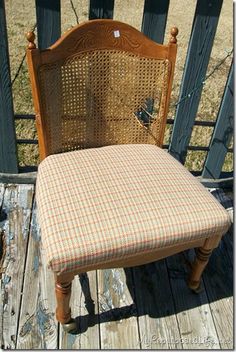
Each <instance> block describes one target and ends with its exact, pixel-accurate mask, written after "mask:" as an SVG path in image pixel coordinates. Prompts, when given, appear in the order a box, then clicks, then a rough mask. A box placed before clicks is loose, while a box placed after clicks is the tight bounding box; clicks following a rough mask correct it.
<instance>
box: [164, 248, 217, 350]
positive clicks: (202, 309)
mask: <svg viewBox="0 0 236 352" xmlns="http://www.w3.org/2000/svg"><path fill="white" fill-rule="evenodd" d="M166 262H167V267H168V272H169V277H170V284H171V289H172V293H173V298H174V304H175V308H176V317H177V321H178V325H179V330H180V336H181V342H182V343H183V349H188V350H189V349H213V348H215V349H219V348H220V345H219V341H218V337H217V332H216V329H215V325H214V322H213V319H212V316H211V310H210V307H209V302H208V299H207V294H206V291H205V288H204V285H203V290H202V292H201V293H199V294H196V293H194V292H192V291H191V290H190V289H189V288H188V286H187V283H186V280H187V277H188V275H189V272H188V270H187V263H186V255H185V256H184V254H183V253H181V254H177V255H175V256H172V257H169V258H167V259H166Z"/></svg>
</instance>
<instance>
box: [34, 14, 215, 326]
mask: <svg viewBox="0 0 236 352" xmlns="http://www.w3.org/2000/svg"><path fill="white" fill-rule="evenodd" d="M103 25H105V26H106V28H107V30H108V34H107V36H106V37H105V38H104V36H103V33H102V32H101V31H100V26H103ZM117 28H119V29H120V30H122V31H123V32H124V33H127V38H128V39H129V40H123V41H122V40H120V41H116V40H115V39H114V36H113V35H111V33H113V32H114V31H115V30H117ZM177 34H178V29H177V28H175V27H174V28H172V29H171V37H170V41H169V43H168V45H159V44H156V43H155V42H153V41H151V40H150V39H148V38H147V37H146V36H144V35H143V34H142V33H140V32H139V31H137V30H136V29H134V28H132V27H131V26H129V25H126V24H123V23H121V22H117V21H113V20H94V21H89V22H86V23H84V24H81V25H78V26H76V27H75V28H73V29H71V30H69V31H68V32H66V34H65V35H63V36H62V37H61V38H60V39H59V40H58V41H57V42H56V43H55V44H54V45H52V46H51V47H49V48H47V49H45V50H39V49H37V48H36V45H35V43H34V40H35V35H34V33H32V32H29V33H27V39H28V41H29V44H28V49H27V61H28V67H29V73H30V80H31V86H32V95H33V101H34V108H35V115H36V126H37V131H38V138H39V150H40V159H41V160H43V159H44V158H45V157H46V156H48V155H49V151H48V145H47V135H46V132H45V131H46V129H45V125H46V123H47V121H45V117H44V115H43V113H42V100H41V94H40V86H39V79H38V70H39V68H40V66H41V65H43V64H48V63H53V62H55V61H57V60H59V59H63V58H66V57H68V56H69V55H73V54H75V53H80V52H81V53H82V52H85V51H88V50H90V49H93V50H94V49H95V48H100V49H101V48H105V49H113V48H114V47H115V48H116V49H118V50H124V51H131V52H133V53H135V54H138V55H140V56H143V57H149V58H156V59H168V60H169V61H170V76H169V85H168V93H167V98H166V104H165V121H164V122H166V117H167V112H168V106H169V100H170V94H171V87H172V81H173V75H174V66H175V60H176V50H177V45H176V43H177V40H176V36H177ZM91 38H92V40H89V39H91ZM94 38H96V40H94ZM130 43H136V44H137V45H134V46H132V45H130ZM163 138H164V128H163V130H162V137H161V143H160V144H162V141H163ZM220 239H221V236H211V237H210V238H203V239H200V240H196V241H191V242H186V243H182V244H181V245H175V246H171V247H168V248H164V249H157V250H156V251H155V252H151V253H147V254H145V255H143V254H142V255H139V254H137V255H135V256H133V257H129V258H127V259H122V260H114V261H111V262H109V263H106V264H104V265H97V264H96V265H93V266H88V267H83V268H81V270H77V271H76V272H71V273H66V274H61V275H55V283H56V298H57V309H56V317H57V320H58V321H59V322H60V323H62V324H63V325H64V328H65V330H67V331H72V330H74V329H75V322H74V320H73V319H72V318H71V310H70V295H71V283H72V281H73V278H74V276H75V275H77V274H79V273H82V272H86V271H89V270H94V269H104V268H115V267H131V266H135V265H141V264H145V263H149V262H152V261H155V260H158V259H161V258H165V257H167V256H170V255H173V254H175V253H178V252H181V251H183V250H186V249H190V248H197V250H196V258H195V262H194V263H193V266H192V273H191V275H190V278H189V280H188V286H189V287H190V288H191V289H192V290H195V291H198V289H199V285H200V280H201V275H202V272H203V270H204V268H205V266H206V264H207V262H208V259H209V256H210V254H211V252H212V250H213V249H214V248H216V247H217V246H218V244H219V241H220Z"/></svg>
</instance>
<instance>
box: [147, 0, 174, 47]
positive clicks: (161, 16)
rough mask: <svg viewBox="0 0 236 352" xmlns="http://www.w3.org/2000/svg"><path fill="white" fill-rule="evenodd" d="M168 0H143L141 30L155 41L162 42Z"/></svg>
mask: <svg viewBox="0 0 236 352" xmlns="http://www.w3.org/2000/svg"><path fill="white" fill-rule="evenodd" d="M169 2H170V1H169V0H159V1H156V0H145V3H144V10H143V20H142V32H143V33H144V34H145V35H146V36H147V37H149V38H150V39H152V40H154V41H155V42H157V43H160V44H162V43H163V40H164V36H165V29H166V20H167V15H168V9H169Z"/></svg>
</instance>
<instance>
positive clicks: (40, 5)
mask: <svg viewBox="0 0 236 352" xmlns="http://www.w3.org/2000/svg"><path fill="white" fill-rule="evenodd" d="M35 4H36V17H37V29H38V47H39V48H40V49H44V48H47V47H48V46H50V45H52V44H53V43H55V41H56V40H57V39H58V38H59V37H60V35H61V1H60V0H52V1H48V0H36V1H35Z"/></svg>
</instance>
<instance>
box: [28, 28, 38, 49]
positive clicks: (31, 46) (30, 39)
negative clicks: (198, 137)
mask: <svg viewBox="0 0 236 352" xmlns="http://www.w3.org/2000/svg"><path fill="white" fill-rule="evenodd" d="M26 38H27V40H28V42H29V44H28V49H30V50H31V49H35V48H36V45H35V42H34V41H35V34H34V32H28V33H26Z"/></svg>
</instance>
